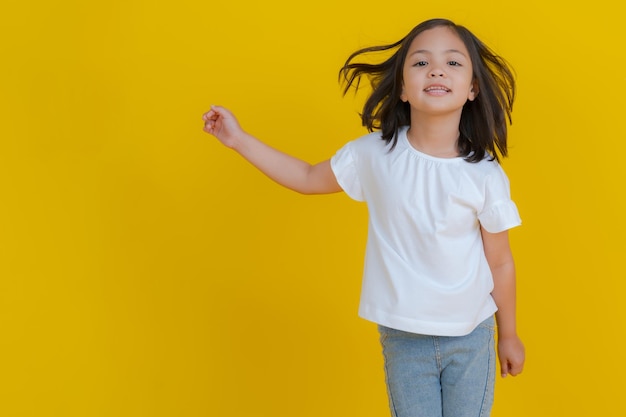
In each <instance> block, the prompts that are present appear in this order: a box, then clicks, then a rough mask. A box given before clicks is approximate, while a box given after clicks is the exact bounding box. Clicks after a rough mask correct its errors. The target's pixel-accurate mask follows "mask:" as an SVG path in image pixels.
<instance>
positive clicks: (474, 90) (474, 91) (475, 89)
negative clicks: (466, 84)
mask: <svg viewBox="0 0 626 417" xmlns="http://www.w3.org/2000/svg"><path fill="white" fill-rule="evenodd" d="M479 92H480V90H479V89H478V83H477V82H476V80H474V81H473V82H472V86H471V87H470V90H469V94H468V95H467V99H468V100H469V101H474V99H475V98H476V97H477V96H478V93H479Z"/></svg>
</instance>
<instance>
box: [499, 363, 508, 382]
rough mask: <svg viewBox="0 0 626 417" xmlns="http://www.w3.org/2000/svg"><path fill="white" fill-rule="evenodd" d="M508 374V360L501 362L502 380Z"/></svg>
mask: <svg viewBox="0 0 626 417" xmlns="http://www.w3.org/2000/svg"><path fill="white" fill-rule="evenodd" d="M508 374H509V361H507V360H502V361H500V375H501V376H502V378H506V376H507V375H508Z"/></svg>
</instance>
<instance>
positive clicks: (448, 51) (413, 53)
mask: <svg viewBox="0 0 626 417" xmlns="http://www.w3.org/2000/svg"><path fill="white" fill-rule="evenodd" d="M444 52H445V53H457V54H461V55H463V56H466V55H465V54H464V53H463V52H461V51H459V50H458V49H447V50H445V51H444ZM430 53H432V52H431V51H429V50H428V49H418V50H417V51H414V52H412V53H411V55H415V54H430Z"/></svg>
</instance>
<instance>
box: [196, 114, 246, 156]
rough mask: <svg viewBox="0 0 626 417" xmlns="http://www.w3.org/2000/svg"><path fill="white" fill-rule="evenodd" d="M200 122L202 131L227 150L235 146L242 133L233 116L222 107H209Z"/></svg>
mask: <svg viewBox="0 0 626 417" xmlns="http://www.w3.org/2000/svg"><path fill="white" fill-rule="evenodd" d="M202 120H204V129H203V130H204V131H205V132H207V133H209V134H211V135H213V136H215V137H216V138H217V139H218V140H219V141H220V142H222V143H223V144H224V145H225V146H227V147H229V148H233V147H234V146H235V142H236V140H237V138H238V137H239V136H241V134H242V133H243V130H242V129H241V127H240V126H239V122H237V119H236V118H235V116H233V114H232V113H231V112H230V111H228V110H227V109H225V108H224V107H220V106H211V110H209V111H208V112H206V113H204V114H203V115H202Z"/></svg>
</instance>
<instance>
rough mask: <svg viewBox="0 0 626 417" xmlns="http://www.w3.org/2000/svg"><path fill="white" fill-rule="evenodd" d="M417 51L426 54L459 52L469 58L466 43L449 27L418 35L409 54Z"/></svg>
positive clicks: (430, 30) (440, 27) (436, 28)
mask: <svg viewBox="0 0 626 417" xmlns="http://www.w3.org/2000/svg"><path fill="white" fill-rule="evenodd" d="M417 51H421V52H425V53H436V52H446V51H459V52H461V53H462V54H464V55H465V56H467V57H469V53H468V51H467V47H466V46H465V43H463V41H462V40H461V38H460V37H459V35H458V34H457V33H456V32H455V31H454V30H453V29H452V28H449V27H447V26H438V27H435V28H432V29H428V30H425V31H424V32H422V33H420V34H419V35H417V36H416V37H415V39H413V41H412V42H411V45H410V46H409V51H408V53H409V54H412V53H415V52H417Z"/></svg>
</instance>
